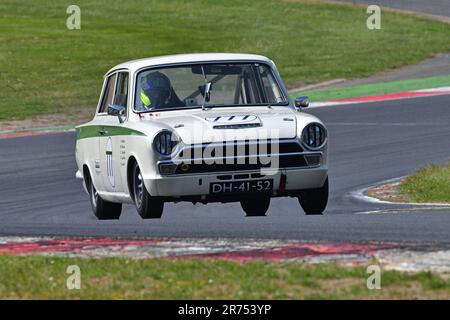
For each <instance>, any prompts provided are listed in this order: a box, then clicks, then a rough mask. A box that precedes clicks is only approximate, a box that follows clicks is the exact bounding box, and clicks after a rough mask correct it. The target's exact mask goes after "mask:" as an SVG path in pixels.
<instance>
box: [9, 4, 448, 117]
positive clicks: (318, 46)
mask: <svg viewBox="0 0 450 320" xmlns="http://www.w3.org/2000/svg"><path fill="white" fill-rule="evenodd" d="M68 4H69V2H67V1H53V2H51V3H50V2H48V1H44V0H36V1H33V3H30V2H29V1H25V0H2V1H1V3H0V87H1V88H2V90H1V91H0V120H2V119H3V120H5V119H14V118H16V119H21V118H26V117H33V116H37V115H40V114H45V113H53V112H64V113H65V114H67V115H68V116H70V115H74V114H77V113H78V112H79V108H91V109H93V107H94V106H95V104H96V102H97V99H98V95H99V90H100V87H101V84H102V76H103V74H104V73H105V72H106V71H107V70H108V69H109V68H110V67H112V66H113V65H115V64H117V63H120V62H123V61H126V60H130V59H136V58H141V57H149V56H156V55H164V54H174V53H188V52H223V51H225V52H250V53H258V54H263V55H267V56H269V57H271V58H272V59H273V60H274V61H276V63H277V65H278V67H279V69H280V72H281V75H282V76H283V78H284V79H285V81H286V82H287V84H288V86H289V87H296V86H299V85H304V84H310V83H316V82H320V81H324V80H329V79H335V78H355V77H361V76H368V75H370V74H373V73H376V72H380V71H386V70H389V69H393V68H397V67H399V66H403V65H406V64H411V63H416V62H418V61H420V60H422V59H424V58H428V57H430V56H432V55H434V54H437V53H439V52H445V51H450V42H449V41H448V38H449V36H450V26H449V25H446V24H442V23H438V22H431V21H428V20H425V19H420V18H417V17H412V16H406V15H402V14H399V13H392V12H383V20H382V28H383V29H382V30H379V31H370V30H368V29H367V28H366V19H367V14H366V12H365V8H363V7H354V6H349V5H338V4H326V3H321V2H320V1H312V2H310V1H275V0H268V1H256V0H249V1H237V0H228V1H207V0H192V1H182V0H172V1H156V0H155V1H144V0H135V1H106V0H101V1H98V0H96V1H94V0H80V1H77V4H78V5H79V6H80V8H81V19H82V21H81V30H67V29H66V26H65V24H66V19H67V17H68V15H67V14H66V8H67V6H68Z"/></svg>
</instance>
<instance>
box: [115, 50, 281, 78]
mask: <svg viewBox="0 0 450 320" xmlns="http://www.w3.org/2000/svg"><path fill="white" fill-rule="evenodd" d="M210 61H219V62H220V61H261V62H267V63H273V62H272V60H270V59H269V58H267V57H264V56H261V55H256V54H244V53H192V54H176V55H169V56H159V57H151V58H144V59H138V60H132V61H127V62H124V63H121V64H118V65H117V66H115V67H113V68H111V69H110V70H109V71H108V72H107V73H106V75H108V74H110V73H111V72H113V71H115V70H118V69H128V70H130V72H135V71H136V70H138V69H141V68H145V67H153V66H158V65H167V64H175V63H197V62H210Z"/></svg>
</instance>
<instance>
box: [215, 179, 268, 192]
mask: <svg viewBox="0 0 450 320" xmlns="http://www.w3.org/2000/svg"><path fill="white" fill-rule="evenodd" d="M272 190H273V179H267V180H247V181H229V182H213V183H210V184H209V193H211V194H217V193H239V192H264V191H266V192H267V191H272Z"/></svg>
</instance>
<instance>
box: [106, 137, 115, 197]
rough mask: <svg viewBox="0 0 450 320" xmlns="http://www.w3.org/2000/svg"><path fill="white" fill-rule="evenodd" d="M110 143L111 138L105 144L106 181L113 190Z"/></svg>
mask: <svg viewBox="0 0 450 320" xmlns="http://www.w3.org/2000/svg"><path fill="white" fill-rule="evenodd" d="M112 154H113V151H112V141H111V137H109V138H108V142H106V174H107V175H108V180H109V183H110V184H111V186H112V187H113V188H114V185H115V181H114V166H113V158H112Z"/></svg>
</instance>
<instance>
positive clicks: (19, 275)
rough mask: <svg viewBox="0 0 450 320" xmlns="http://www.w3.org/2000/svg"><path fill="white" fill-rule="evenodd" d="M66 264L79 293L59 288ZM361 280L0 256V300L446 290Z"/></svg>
mask: <svg viewBox="0 0 450 320" xmlns="http://www.w3.org/2000/svg"><path fill="white" fill-rule="evenodd" d="M70 265H77V266H79V267H80V270H81V290H68V289H67V287H66V282H67V277H69V274H67V273H66V270H67V267H68V266H70ZM368 276H369V275H368V274H367V273H366V268H365V267H352V268H345V267H340V266H337V265H333V264H319V265H314V266H312V265H309V266H305V265H301V264H298V263H293V262H289V263H288V262H285V263H266V262H251V263H237V262H227V261H218V260H189V259H188V260H170V259H148V260H127V259H125V258H101V259H86V258H83V259H77V258H63V257H44V256H12V255H0V299H11V298H19V299H365V298H368V299H378V298H380V299H381V298H388V299H391V298H401V299H422V298H436V299H439V298H442V299H445V298H448V292H449V290H450V281H449V280H445V279H443V278H441V277H440V276H438V275H436V274H433V273H417V274H406V273H400V272H395V271H383V272H382V275H381V286H382V289H381V290H368V289H367V286H366V281H367V277H368Z"/></svg>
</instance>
